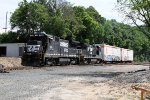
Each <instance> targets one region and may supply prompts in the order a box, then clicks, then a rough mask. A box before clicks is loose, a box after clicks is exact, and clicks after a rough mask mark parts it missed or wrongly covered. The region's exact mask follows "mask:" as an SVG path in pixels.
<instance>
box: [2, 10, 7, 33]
mask: <svg viewBox="0 0 150 100" xmlns="http://www.w3.org/2000/svg"><path fill="white" fill-rule="evenodd" d="M7 15H8V11H7V12H6V22H5V28H3V29H5V33H6V32H7Z"/></svg>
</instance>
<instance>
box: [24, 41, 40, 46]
mask: <svg viewBox="0 0 150 100" xmlns="http://www.w3.org/2000/svg"><path fill="white" fill-rule="evenodd" d="M27 45H42V42H41V41H36V40H30V41H28V43H27Z"/></svg>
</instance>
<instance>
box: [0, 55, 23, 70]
mask: <svg viewBox="0 0 150 100" xmlns="http://www.w3.org/2000/svg"><path fill="white" fill-rule="evenodd" d="M0 64H1V65H3V66H4V68H5V69H11V68H20V67H23V66H22V65H21V58H18V57H0Z"/></svg>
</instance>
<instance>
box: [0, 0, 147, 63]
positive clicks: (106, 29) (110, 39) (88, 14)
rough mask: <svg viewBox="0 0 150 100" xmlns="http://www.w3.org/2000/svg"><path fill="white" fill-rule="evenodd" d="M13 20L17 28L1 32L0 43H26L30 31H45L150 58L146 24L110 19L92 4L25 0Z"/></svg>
mask: <svg viewBox="0 0 150 100" xmlns="http://www.w3.org/2000/svg"><path fill="white" fill-rule="evenodd" d="M118 2H121V0H120V1H118ZM10 23H11V27H12V29H14V28H17V29H18V31H17V32H8V33H3V34H0V43H8V42H10V43H14V42H20V43H21V42H23V43H24V42H26V41H27V40H28V36H29V34H30V33H32V32H34V31H44V32H46V33H47V34H51V35H55V36H58V37H61V38H63V39H67V40H75V41H80V42H82V43H89V44H102V43H105V44H109V45H114V46H119V47H123V48H129V49H133V50H134V55H135V60H136V61H145V60H149V59H150V58H149V55H150V42H149V40H150V39H149V37H148V36H147V35H145V34H144V32H143V31H141V29H142V30H146V32H147V33H148V32H149V28H147V26H146V25H145V26H139V27H140V28H139V27H137V26H130V25H127V24H124V23H119V22H117V21H116V20H114V19H112V20H107V19H106V18H104V17H102V16H101V15H100V14H99V13H98V11H97V10H96V9H95V8H94V7H92V6H90V7H88V8H85V7H83V6H73V5H72V4H71V3H69V2H67V1H64V0H33V1H31V2H27V1H26V0H23V1H22V2H20V3H19V7H18V8H17V9H16V10H15V11H14V12H13V14H12V16H11V18H10Z"/></svg>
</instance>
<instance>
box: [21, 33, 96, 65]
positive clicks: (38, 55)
mask: <svg viewBox="0 0 150 100" xmlns="http://www.w3.org/2000/svg"><path fill="white" fill-rule="evenodd" d="M96 52H97V48H96V47H95V46H94V45H88V44H82V43H75V42H73V41H72V42H70V43H69V41H68V40H64V39H60V38H59V37H56V36H53V35H48V34H46V33H45V32H35V33H33V34H31V35H30V38H29V41H28V42H27V44H26V46H25V49H24V53H23V56H22V65H32V66H41V65H64V64H65V65H68V64H81V63H84V64H89V63H96V62H97V61H98V58H96V56H97V54H96Z"/></svg>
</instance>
